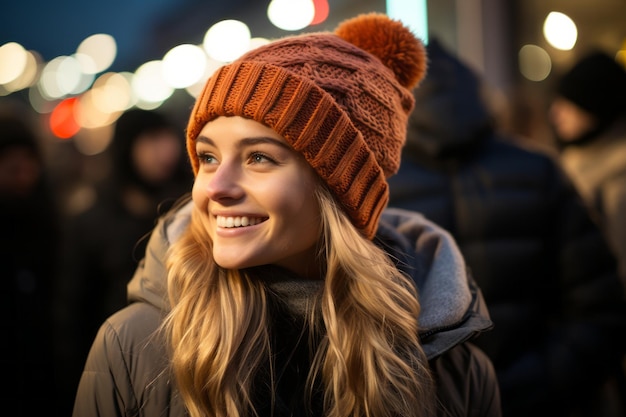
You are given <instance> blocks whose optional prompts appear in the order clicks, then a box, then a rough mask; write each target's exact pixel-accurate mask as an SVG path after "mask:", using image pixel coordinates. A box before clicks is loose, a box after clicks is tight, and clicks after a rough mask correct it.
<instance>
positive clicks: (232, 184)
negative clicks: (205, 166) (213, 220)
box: [205, 162, 245, 202]
mask: <svg viewBox="0 0 626 417" xmlns="http://www.w3.org/2000/svg"><path fill="white" fill-rule="evenodd" d="M209 175H210V178H209V179H208V181H207V183H206V186H205V190H206V192H207V196H208V197H209V198H210V199H211V200H214V201H222V202H224V201H236V200H239V199H241V198H242V197H243V196H244V195H245V191H244V189H243V187H242V186H241V179H242V172H241V169H240V168H239V167H238V166H237V164H235V163H231V162H222V163H221V164H220V165H219V166H218V167H217V169H216V170H215V171H214V172H213V173H211V174H209Z"/></svg>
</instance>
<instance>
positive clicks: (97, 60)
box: [76, 33, 117, 74]
mask: <svg viewBox="0 0 626 417" xmlns="http://www.w3.org/2000/svg"><path fill="white" fill-rule="evenodd" d="M76 53H77V54H80V55H85V56H87V57H89V58H91V62H92V65H90V66H88V65H85V68H84V71H85V72H86V73H91V74H96V73H98V72H102V71H105V70H106V69H108V68H109V67H110V66H111V65H112V64H113V62H114V61H115V57H116V56H117V43H116V42H115V38H113V36H111V35H107V34H105V33H98V34H95V35H91V36H89V37H88V38H86V39H85V40H83V41H82V42H81V43H80V45H78V48H77V49H76Z"/></svg>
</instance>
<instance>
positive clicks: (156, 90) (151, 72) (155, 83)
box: [131, 60, 174, 109]
mask: <svg viewBox="0 0 626 417" xmlns="http://www.w3.org/2000/svg"><path fill="white" fill-rule="evenodd" d="M131 86H132V90H133V93H134V94H135V95H136V96H137V105H138V107H141V108H146V109H150V108H156V107H158V106H159V105H160V104H161V103H162V102H163V101H165V100H167V99H168V98H169V97H170V96H171V95H172V93H173V92H174V89H173V88H172V87H170V86H169V85H168V84H167V83H166V82H165V80H164V79H163V61H160V60H155V61H148V62H146V63H145V64H142V65H141V66H140V67H139V68H137V71H135V76H134V77H133V79H132V82H131ZM153 105H156V107H152V106H153Z"/></svg>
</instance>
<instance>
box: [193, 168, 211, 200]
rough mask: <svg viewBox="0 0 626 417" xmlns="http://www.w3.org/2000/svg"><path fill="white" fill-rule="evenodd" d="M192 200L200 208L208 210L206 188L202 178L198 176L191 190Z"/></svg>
mask: <svg viewBox="0 0 626 417" xmlns="http://www.w3.org/2000/svg"><path fill="white" fill-rule="evenodd" d="M191 199H192V200H193V202H194V204H195V205H196V206H197V207H198V208H203V207H204V208H206V206H207V204H208V200H209V198H208V194H207V192H206V186H205V184H204V181H203V180H202V178H201V176H196V179H195V180H194V183H193V187H192V188H191Z"/></svg>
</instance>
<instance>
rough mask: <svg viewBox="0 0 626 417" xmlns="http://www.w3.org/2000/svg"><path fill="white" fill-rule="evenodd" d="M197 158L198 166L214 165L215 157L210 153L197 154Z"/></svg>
mask: <svg viewBox="0 0 626 417" xmlns="http://www.w3.org/2000/svg"><path fill="white" fill-rule="evenodd" d="M197 157H198V162H199V163H200V165H204V164H214V163H216V159H215V157H214V156H213V155H212V154H210V153H198V155H197Z"/></svg>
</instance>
